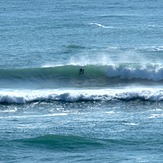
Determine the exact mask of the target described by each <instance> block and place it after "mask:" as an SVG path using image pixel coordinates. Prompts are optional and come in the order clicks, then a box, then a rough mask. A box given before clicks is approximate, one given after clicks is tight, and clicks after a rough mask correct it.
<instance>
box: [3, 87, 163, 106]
mask: <svg viewBox="0 0 163 163" xmlns="http://www.w3.org/2000/svg"><path fill="white" fill-rule="evenodd" d="M133 100H141V101H151V102H157V101H163V89H156V88H155V89H154V88H153V89H152V88H148V89H147V88H130V89H120V88H119V89H94V90H90V89H88V90H82V89H78V90H71V89H70V90H59V89H55V90H32V91H31V90H22V91H21V90H17V91H16V90H14V91H13V90H5V91H1V92H0V103H1V104H26V103H34V102H53V101H60V102H93V101H106V102H109V101H133Z"/></svg>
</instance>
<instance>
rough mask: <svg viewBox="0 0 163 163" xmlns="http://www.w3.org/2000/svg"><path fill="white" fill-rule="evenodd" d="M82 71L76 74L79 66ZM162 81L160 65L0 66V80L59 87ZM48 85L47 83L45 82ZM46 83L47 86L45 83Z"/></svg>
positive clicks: (162, 70)
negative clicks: (22, 67) (7, 67)
mask: <svg viewBox="0 0 163 163" xmlns="http://www.w3.org/2000/svg"><path fill="white" fill-rule="evenodd" d="M81 67H82V68H83V69H84V74H79V69H80V68H81ZM162 80H163V65H161V64H147V65H141V64H113V65H85V66H79V65H63V66H56V67H44V68H29V69H1V70H0V82H1V83H3V82H4V83H5V82H6V81H7V82H12V84H14V83H16V82H23V83H24V84H25V83H26V82H33V83H37V84H38V85H39V84H40V83H44V84H45V83H46V82H47V83H48V82H52V83H53V84H54V85H57V84H58V85H59V86H64V87H65V86H73V87H74V86H81V85H83V86H99V85H103V86H107V85H108V84H117V83H121V82H122V83H125V82H130V83H132V82H135V81H136V82H137V83H144V82H146V81H150V82H159V81H162ZM48 84H49V83H48ZM48 84H47V85H48Z"/></svg>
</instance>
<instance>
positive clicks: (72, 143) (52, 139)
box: [15, 135, 102, 151]
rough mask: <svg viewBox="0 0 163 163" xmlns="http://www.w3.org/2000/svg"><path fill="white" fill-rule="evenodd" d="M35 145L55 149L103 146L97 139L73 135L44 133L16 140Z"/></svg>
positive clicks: (65, 149)
mask: <svg viewBox="0 0 163 163" xmlns="http://www.w3.org/2000/svg"><path fill="white" fill-rule="evenodd" d="M15 141H17V142H21V143H24V144H26V145H30V146H33V147H40V148H48V149H53V150H54V149H55V150H64V151H68V150H71V151H72V150H75V151H76V150H81V149H87V150H88V149H93V148H97V147H99V146H102V144H101V143H100V142H98V140H96V139H91V138H85V137H80V136H73V135H43V136H39V137H35V138H29V139H20V140H15Z"/></svg>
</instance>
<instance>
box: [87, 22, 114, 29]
mask: <svg viewBox="0 0 163 163" xmlns="http://www.w3.org/2000/svg"><path fill="white" fill-rule="evenodd" d="M90 24H91V25H96V26H98V27H102V28H114V27H113V26H105V25H103V24H100V23H90Z"/></svg>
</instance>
